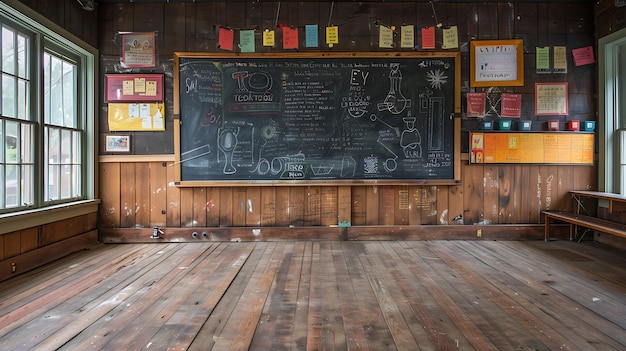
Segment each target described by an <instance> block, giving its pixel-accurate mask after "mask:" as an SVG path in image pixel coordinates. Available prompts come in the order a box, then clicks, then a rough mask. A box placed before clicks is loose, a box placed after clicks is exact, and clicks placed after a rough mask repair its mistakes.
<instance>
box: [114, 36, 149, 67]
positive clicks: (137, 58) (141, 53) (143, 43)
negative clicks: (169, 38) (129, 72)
mask: <svg viewBox="0 0 626 351" xmlns="http://www.w3.org/2000/svg"><path fill="white" fill-rule="evenodd" d="M121 36H122V57H121V60H120V63H121V64H122V66H123V67H128V68H131V67H155V66H156V53H155V48H154V37H155V34H154V32H145V33H123V34H121Z"/></svg>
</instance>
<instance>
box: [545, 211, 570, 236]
mask: <svg viewBox="0 0 626 351" xmlns="http://www.w3.org/2000/svg"><path fill="white" fill-rule="evenodd" d="M545 223H546V226H545V233H544V235H545V238H544V241H545V242H548V241H550V216H549V215H547V214H546V215H545ZM569 241H574V224H572V223H569Z"/></svg>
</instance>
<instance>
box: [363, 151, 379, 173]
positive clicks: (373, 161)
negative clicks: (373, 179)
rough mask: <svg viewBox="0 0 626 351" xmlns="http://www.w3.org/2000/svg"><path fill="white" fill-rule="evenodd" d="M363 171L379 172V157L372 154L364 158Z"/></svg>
mask: <svg viewBox="0 0 626 351" xmlns="http://www.w3.org/2000/svg"><path fill="white" fill-rule="evenodd" d="M363 173H365V174H366V175H368V174H378V157H376V156H374V155H372V156H368V157H365V158H364V159H363Z"/></svg>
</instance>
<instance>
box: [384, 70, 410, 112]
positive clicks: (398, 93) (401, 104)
mask: <svg viewBox="0 0 626 351" xmlns="http://www.w3.org/2000/svg"><path fill="white" fill-rule="evenodd" d="M389 66H390V67H391V71H390V72H389V92H388V93H387V96H386V97H385V100H384V102H381V103H379V104H378V111H385V110H387V111H389V112H391V113H392V114H394V115H398V114H401V113H402V112H403V111H404V109H405V108H407V107H411V99H407V98H406V97H404V95H403V94H402V90H401V89H400V87H401V84H402V71H400V63H397V62H395V63H391V64H390V65H389Z"/></svg>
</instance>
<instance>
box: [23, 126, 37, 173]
mask: <svg viewBox="0 0 626 351" xmlns="http://www.w3.org/2000/svg"><path fill="white" fill-rule="evenodd" d="M21 127H22V138H21V143H20V149H21V156H22V160H21V162H20V163H30V164H32V163H33V162H34V161H33V160H34V158H35V155H34V150H33V149H34V147H33V145H34V143H35V139H34V137H33V135H34V132H33V128H34V126H33V125H30V124H22V126H21Z"/></svg>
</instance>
